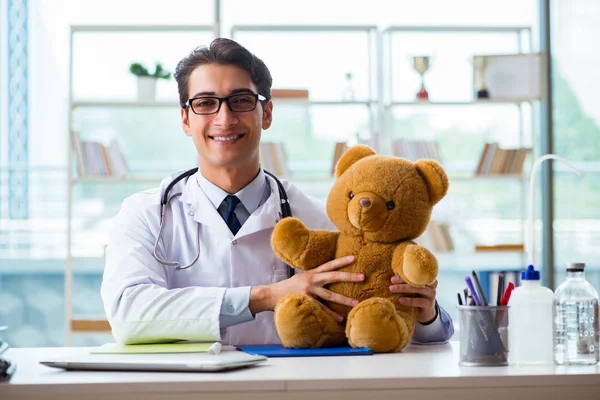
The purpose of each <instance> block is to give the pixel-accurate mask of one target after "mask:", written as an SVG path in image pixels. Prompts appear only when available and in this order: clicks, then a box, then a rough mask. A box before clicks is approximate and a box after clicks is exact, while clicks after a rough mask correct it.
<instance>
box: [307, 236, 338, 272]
mask: <svg viewBox="0 0 600 400" xmlns="http://www.w3.org/2000/svg"><path fill="white" fill-rule="evenodd" d="M339 235H340V233H339V232H331V231H326V230H309V237H308V243H307V246H306V249H305V250H304V253H303V254H302V255H301V257H299V258H298V259H297V260H296V262H297V267H298V268H301V269H304V270H309V269H313V268H316V267H318V266H320V265H322V264H325V263H326V262H328V261H331V260H333V259H334V258H335V251H336V248H337V241H338V237H339Z"/></svg>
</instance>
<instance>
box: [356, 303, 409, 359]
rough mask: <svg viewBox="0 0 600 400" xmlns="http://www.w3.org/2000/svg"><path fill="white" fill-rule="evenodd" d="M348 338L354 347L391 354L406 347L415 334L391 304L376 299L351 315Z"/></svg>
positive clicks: (361, 306) (359, 305) (364, 304)
mask: <svg viewBox="0 0 600 400" xmlns="http://www.w3.org/2000/svg"><path fill="white" fill-rule="evenodd" d="M346 336H347V338H348V342H349V343H350V345H351V346H353V347H368V348H369V349H371V350H373V351H374V352H376V353H389V352H397V351H400V350H402V349H403V348H404V347H406V345H407V344H408V342H409V341H410V338H411V336H412V332H411V331H410V329H408V326H407V324H406V322H405V321H404V319H403V318H402V317H401V316H400V315H398V313H397V312H396V308H395V307H394V304H393V303H392V302H391V301H389V300H387V299H384V298H380V297H373V298H370V299H368V300H365V301H363V302H361V303H359V304H358V305H357V306H355V307H354V308H353V309H352V311H350V314H348V323H347V324H346Z"/></svg>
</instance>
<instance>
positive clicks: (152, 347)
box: [90, 342, 221, 354]
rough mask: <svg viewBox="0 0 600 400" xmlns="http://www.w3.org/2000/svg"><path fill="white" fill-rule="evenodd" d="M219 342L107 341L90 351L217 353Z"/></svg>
mask: <svg viewBox="0 0 600 400" xmlns="http://www.w3.org/2000/svg"><path fill="white" fill-rule="evenodd" d="M220 352H221V343H219V342H202V343H198V342H177V343H152V344H120V343H107V344H105V345H102V346H100V347H96V348H94V349H92V350H91V351H90V353H91V354H168V353H210V354H219V353H220Z"/></svg>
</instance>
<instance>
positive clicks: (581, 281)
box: [554, 263, 600, 365]
mask: <svg viewBox="0 0 600 400" xmlns="http://www.w3.org/2000/svg"><path fill="white" fill-rule="evenodd" d="M584 268H585V264H584V263H569V264H568V265H567V278H566V279H565V281H564V282H563V283H561V284H560V285H559V286H558V288H556V291H555V293H554V361H555V362H556V364H559V365H563V364H566V365H569V364H580V365H582V364H591V365H593V364H596V363H598V361H599V360H600V353H599V352H598V338H599V336H598V334H599V333H598V329H599V325H598V292H596V289H594V287H593V286H592V285H591V284H590V283H589V282H588V281H586V279H585V273H584Z"/></svg>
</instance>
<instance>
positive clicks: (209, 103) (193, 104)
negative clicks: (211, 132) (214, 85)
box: [185, 93, 267, 115]
mask: <svg viewBox="0 0 600 400" xmlns="http://www.w3.org/2000/svg"><path fill="white" fill-rule="evenodd" d="M258 100H260V101H265V100H267V98H266V97H265V96H263V95H261V94H257V93H240V94H232V95H231V96H227V97H211V96H202V97H194V98H193V99H189V100H188V101H187V102H186V103H185V107H190V108H191V109H192V111H193V112H194V114H198V115H210V114H216V113H218V112H219V110H220V109H221V104H223V102H225V103H227V107H229V110H231V111H232V112H248V111H252V110H254V109H255V108H256V104H257V103H258Z"/></svg>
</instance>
